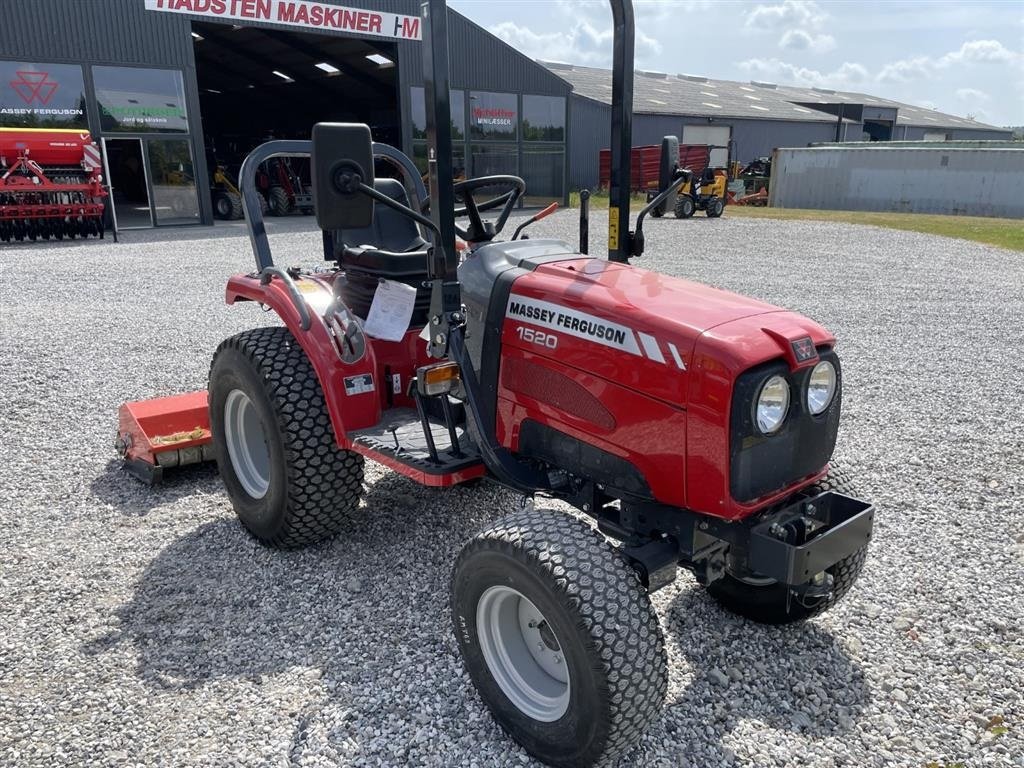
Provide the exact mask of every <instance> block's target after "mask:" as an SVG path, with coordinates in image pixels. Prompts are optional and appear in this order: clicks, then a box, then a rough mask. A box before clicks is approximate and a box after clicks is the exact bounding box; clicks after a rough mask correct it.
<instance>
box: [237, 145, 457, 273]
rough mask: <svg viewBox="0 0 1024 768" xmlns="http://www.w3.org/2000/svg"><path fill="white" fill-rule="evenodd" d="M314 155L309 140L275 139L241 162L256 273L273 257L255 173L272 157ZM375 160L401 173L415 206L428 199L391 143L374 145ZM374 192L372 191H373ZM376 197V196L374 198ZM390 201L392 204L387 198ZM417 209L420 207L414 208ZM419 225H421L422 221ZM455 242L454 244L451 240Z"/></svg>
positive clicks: (412, 168)
mask: <svg viewBox="0 0 1024 768" xmlns="http://www.w3.org/2000/svg"><path fill="white" fill-rule="evenodd" d="M312 153H313V142H312V141H298V140H297V141H290V140H277V141H268V142H266V143H265V144H260V145H259V146H258V147H256V149H254V150H253V151H252V152H250V153H249V154H248V155H247V156H246V158H245V160H244V161H243V162H242V170H241V171H240V172H239V174H238V175H239V179H238V182H239V185H240V186H241V191H242V210H243V211H245V221H246V224H247V225H248V229H249V241H250V242H251V243H252V252H253V255H254V256H255V257H256V269H257V271H259V272H262V271H263V270H265V269H267V268H268V267H273V266H274V258H273V256H272V255H271V253H270V241H269V240H268V239H267V227H266V222H264V221H263V207H262V205H261V204H260V193H259V191H258V190H257V189H256V170H257V169H258V168H259V167H260V166H261V165H263V163H265V162H267V160H271V159H273V158H275V157H310V155H312ZM373 157H374V159H378V158H379V159H381V160H385V161H387V162H389V163H391V164H392V165H394V166H395V167H396V168H398V170H399V171H401V173H402V177H403V182H404V184H405V185H406V187H409V186H410V185H411V187H412V189H411V192H412V193H413V194H414V195H415V197H416V201H415V202H416V205H417V206H419V205H422V203H423V201H424V200H426V199H427V190H426V188H425V187H424V186H423V179H421V178H420V174H419V171H417V170H416V166H415V165H413V162H412V160H410V159H409V157H408V156H407V155H406V154H405V153H404V152H401V151H400V150H398V149H396V148H395V147H392V146H391V145H390V144H380V143H378V142H374V143H373ZM374 191H375V190H374ZM373 196H374V197H376V195H373ZM388 201H389V202H393V201H391V200H390V198H388ZM417 210H419V208H417ZM421 223H422V222H421ZM453 242H454V241H453Z"/></svg>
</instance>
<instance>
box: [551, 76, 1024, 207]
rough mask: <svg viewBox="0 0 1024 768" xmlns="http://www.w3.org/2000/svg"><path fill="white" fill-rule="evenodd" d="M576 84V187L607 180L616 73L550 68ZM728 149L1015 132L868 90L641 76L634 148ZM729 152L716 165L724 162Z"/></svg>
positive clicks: (572, 127) (738, 152)
mask: <svg viewBox="0 0 1024 768" xmlns="http://www.w3.org/2000/svg"><path fill="white" fill-rule="evenodd" d="M545 65H546V66H547V67H548V68H549V69H550V70H551V72H553V73H554V74H557V75H558V76H559V77H561V78H563V79H564V80H566V81H567V82H568V83H569V84H570V85H571V86H572V89H573V90H572V95H571V96H570V99H569V114H570V120H569V134H570V136H571V137H572V140H571V141H570V143H569V184H570V186H571V187H572V188H582V187H593V186H594V185H596V184H597V183H598V153H599V151H600V150H601V149H602V148H604V147H607V146H608V145H609V125H610V118H611V72H610V71H608V70H604V69H594V68H592V67H580V66H573V65H571V64H559V63H553V62H545ZM669 134H672V135H675V136H678V137H679V138H680V140H681V141H682V142H683V143H684V144H712V145H718V146H722V147H728V146H729V145H730V142H731V143H732V149H733V153H734V156H733V159H735V160H738V161H740V162H742V163H746V162H749V161H750V160H753V159H755V158H758V157H765V156H769V155H771V153H772V150H773V149H775V148H777V147H805V146H807V145H808V144H814V143H819V142H834V141H955V140H966V139H980V140H1009V139H1011V138H1012V131H1010V130H1009V129H1005V128H996V127H994V126H991V125H985V124H984V123H979V122H977V121H974V120H969V119H967V118H965V117H957V116H955V115H947V114H943V113H942V112H937V111H935V110H931V109H926V108H924V107H915V106H912V105H910V104H902V103H900V102H896V101H890V100H889V99H882V98H879V97H877V96H870V95H868V94H864V93H850V92H844V91H835V90H831V89H825V88H797V87H790V86H783V85H777V84H775V83H765V82H757V81H753V82H746V83H742V82H736V81H732V80H714V79H712V78H708V77H703V76H700V75H686V74H680V75H670V74H667V73H664V72H646V71H637V73H636V81H635V88H634V93H633V144H634V145H644V144H660V143H661V139H662V137H663V136H667V135H669ZM727 153H728V150H726V149H721V150H716V151H715V154H714V155H713V162H714V163H715V164H716V165H720V166H724V165H725V163H726V156H727Z"/></svg>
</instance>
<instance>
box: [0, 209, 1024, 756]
mask: <svg viewBox="0 0 1024 768" xmlns="http://www.w3.org/2000/svg"><path fill="white" fill-rule="evenodd" d="M310 225H311V222H310V220H298V219H297V220H291V221H287V222H283V223H282V222H275V232H276V234H275V236H274V242H275V246H276V247H277V248H278V249H279V251H278V254H279V255H278V260H279V261H283V262H285V263H290V262H293V261H295V260H300V259H301V260H306V261H309V260H311V259H314V258H315V254H316V253H318V250H317V249H318V247H319V241H318V237H317V235H316V233H314V232H312V231H310V229H309V228H310ZM603 226H604V222H603V218H602V217H601V216H600V215H598V214H595V216H594V238H593V239H594V241H595V242H601V241H602V240H603V232H602V231H601V230H600V227H603ZM535 231H536V233H537V234H541V233H548V234H559V235H561V236H567V237H569V238H574V237H575V234H574V216H573V214H572V213H562V214H558V215H556V216H554V217H552V218H551V219H549V220H548V221H545V222H542V224H540V225H538V226H537V227H536V228H535ZM647 232H648V256H645V257H644V258H643V259H642V260H641V262H640V265H641V266H647V267H652V268H657V269H659V270H661V271H664V272H668V273H672V274H677V275H681V276H689V277H693V278H695V279H698V280H702V281H706V282H710V283H713V284H716V285H720V286H724V287H727V288H730V289H734V290H738V291H741V292H745V293H750V294H753V295H755V296H758V297H761V298H764V299H767V300H769V301H772V302H776V303H780V304H782V305H786V306H790V307H792V308H794V309H796V310H800V311H803V312H805V313H806V314H808V315H810V316H811V317H814V318H815V319H817V320H819V321H821V322H823V323H824V324H826V325H827V326H829V327H830V328H831V329H832V330H833V331H835V332H836V333H837V334H838V336H839V338H840V339H841V348H840V349H841V353H842V355H843V361H844V372H845V380H846V394H845V397H844V410H845V420H844V426H843V430H842V437H841V441H840V445H839V449H838V454H839V456H840V457H841V458H842V459H843V460H844V461H845V462H846V464H847V465H848V466H851V467H852V468H853V469H854V470H855V471H856V472H857V473H858V474H859V475H860V477H861V481H862V487H863V492H864V494H865V495H867V496H869V497H870V498H872V499H874V500H875V501H876V502H877V503H878V505H879V508H880V514H879V517H878V527H877V539H876V541H875V543H874V545H873V549H872V553H871V557H870V560H869V563H868V566H867V570H866V572H865V575H864V577H863V579H862V580H861V582H860V583H859V584H858V586H857V587H856V588H855V590H854V592H853V594H852V595H851V596H850V597H849V598H848V599H846V600H845V601H844V602H842V603H841V604H840V605H839V606H838V607H837V608H836V609H835V610H833V611H832V612H831V613H829V614H828V615H826V616H824V617H821V618H819V619H816V620H814V621H812V622H810V623H808V624H807V625H805V626H803V627H797V628H786V629H771V628H765V627H761V626H756V625H753V624H751V623H748V622H745V621H743V620H739V619H736V618H733V617H731V616H729V615H726V614H724V613H723V612H722V611H721V610H719V609H718V608H717V607H716V606H715V605H713V604H712V603H711V602H710V601H709V600H708V598H707V597H705V595H704V594H703V593H702V591H701V590H700V589H699V588H698V587H697V586H696V584H695V583H694V582H693V580H692V579H691V578H690V577H689V576H687V575H685V574H684V575H683V576H682V577H681V578H680V579H679V581H678V582H677V583H676V584H675V585H674V586H672V587H671V588H668V589H665V590H664V591H662V592H660V593H658V594H657V596H656V598H655V602H656V605H657V608H658V612H659V614H660V616H661V619H662V622H663V626H664V629H665V632H666V635H667V640H668V647H669V652H670V656H671V663H672V668H671V681H670V690H669V700H668V706H667V708H666V710H665V714H664V716H663V717H662V718H661V720H660V721H658V722H657V723H656V724H655V725H654V726H653V727H652V729H651V730H650V731H649V732H648V733H647V735H646V736H645V738H644V739H643V741H642V743H641V744H640V746H639V747H638V749H637V750H635V751H634V752H632V753H631V754H629V755H627V756H626V757H625V758H624V759H623V760H622V763H621V764H622V765H643V766H665V767H666V768H667V767H668V766H672V767H673V768H679V767H681V766H694V767H696V766H719V765H742V766H756V767H757V768H762V767H768V766H796V765H800V766H821V767H824V766H836V767H837V768H838V767H840V766H917V767H923V766H925V765H928V764H930V763H931V761H934V762H935V764H936V765H938V766H953V765H959V764H961V763H962V764H964V765H969V766H972V768H973V767H976V766H1024V706H1022V704H1024V641H1022V638H1021V631H1022V629H1024V609H1022V600H1021V594H1022V592H1024V503H1022V498H1024V494H1022V490H1024V485H1022V484H1024V480H1022V478H1024V472H1022V464H1024V461H1022V458H1021V457H1022V456H1024V427H1022V423H1021V422H1022V417H1021V414H1022V413H1024V398H1022V394H1021V382H1022V380H1024V367H1022V363H1021V353H1022V350H1024V322H1022V320H1021V318H1022V317H1024V256H1022V254H1019V253H1011V252H1009V251H1003V250H999V249H996V248H989V247H985V246H981V245H974V244H970V243H965V242H959V241H955V240H948V239H943V238H938V237H930V236H927V235H921V234H913V233H904V232H893V231H886V230H880V229H873V228H863V227H856V226H851V225H844V224H828V223H805V222H773V221H759V220H749V219H747V220H743V219H738V218H736V219H730V217H729V214H728V213H727V214H726V217H725V218H724V219H722V220H719V221H707V220H705V219H703V218H700V217H698V218H696V219H694V220H692V221H689V222H679V221H675V220H674V219H668V220H661V221H651V222H650V224H649V227H648V230H647ZM251 266H252V259H251V255H250V252H249V250H248V243H247V241H245V240H244V239H243V237H242V230H240V229H239V228H238V227H237V226H220V227H218V228H217V229H215V230H213V231H211V230H208V229H202V230H193V231H187V232H185V231H178V232H158V233H148V234H133V235H127V236H125V237H124V238H123V241H122V243H121V244H119V245H115V244H113V243H111V242H109V241H105V242H103V243H96V242H91V243H89V244H87V245H77V244H76V245H68V244H63V245H60V246H56V245H51V246H47V245H34V246H32V247H27V246H25V247H16V246H9V245H8V246H0V267H2V271H0V313H2V315H0V336H2V348H0V357H2V359H0V389H2V394H3V400H4V408H3V409H2V411H0V765H5V766H8V765H9V766H44V765H46V766H49V765H69V764H75V765H168V766H234V765H238V766H243V765H244V766H264V765H266V766H284V765H301V766H331V765H346V766H347V765H367V766H378V765H379V766H399V765H417V766H418V765H445V766H456V765H458V766H497V765H524V764H531V761H530V760H529V759H528V758H527V757H526V756H525V754H524V753H523V752H522V751H521V750H520V749H519V748H518V747H517V746H516V745H515V744H514V743H513V742H511V741H510V740H509V739H508V738H506V737H505V736H504V735H503V734H502V733H501V732H500V731H499V729H498V728H497V727H496V726H495V725H494V724H493V722H492V720H491V719H490V717H489V716H488V715H487V713H486V712H485V711H484V709H483V707H482V705H481V703H480V701H479V699H478V698H477V697H476V695H475V693H473V691H472V690H471V687H470V683H469V680H468V678H467V676H466V675H465V673H464V672H463V670H462V666H461V663H460V661H459V659H458V655H457V649H456V647H455V643H454V641H453V639H452V637H451V635H450V629H449V616H448V608H447V579H448V574H449V568H450V565H451V563H452V561H453V558H454V555H455V552H456V551H457V548H458V547H459V545H460V543H461V542H462V541H463V540H465V539H466V538H467V537H468V536H469V535H470V534H471V533H472V532H473V531H474V530H475V529H477V528H478V527H480V526H481V525H483V524H484V523H487V522H488V521H490V520H493V519H494V518H496V517H498V516H500V515H501V514H503V513H504V512H505V511H507V510H508V509H509V508H510V505H511V504H513V503H514V499H513V498H512V497H511V496H510V495H508V494H505V493H502V492H499V491H496V490H487V489H480V490H462V489H456V490H453V491H450V492H446V493H442V492H433V491H429V490H426V489H423V488H420V487H418V486H416V485H415V484H413V483H411V482H409V481H406V480H405V479H403V478H400V477H398V476H396V475H393V474H388V473H385V472H384V471H382V470H381V469H380V468H379V467H376V466H372V467H369V468H368V472H367V486H368V487H367V493H366V506H365V509H364V510H363V513H362V516H361V518H360V519H359V520H356V521H354V522H353V523H352V524H351V526H350V528H349V530H348V531H346V532H345V533H344V534H343V535H342V536H341V537H340V538H338V539H337V540H336V541H334V542H333V543H329V544H324V545H322V546H318V547H315V548H312V549H310V550H307V551H303V552H292V553H281V552H274V551H268V550H265V549H263V548H261V547H259V546H257V545H255V544H254V543H253V542H252V540H251V539H249V538H248V537H247V536H246V534H245V533H244V532H243V530H242V529H241V527H240V526H239V525H238V524H237V523H236V522H235V520H234V517H233V513H232V511H231V509H230V507H229V505H228V502H227V499H226V497H225V494H224V492H223V489H222V487H221V483H220V481H219V480H218V478H217V476H216V473H215V471H213V470H210V469H193V470H191V471H187V472H185V473H183V474H181V475H179V476H178V477H177V479H174V480H172V481H171V482H169V483H168V484H167V485H165V486H164V487H163V488H161V489H160V490H157V491H150V490H147V489H145V488H143V487H142V486H141V485H139V484H138V483H136V482H135V481H134V480H132V479H130V478H129V477H127V476H126V475H125V474H123V473H122V472H121V471H120V470H119V468H118V465H117V463H116V462H115V461H113V460H112V451H111V441H112V437H113V433H114V428H115V418H114V414H115V408H116V406H117V405H118V403H120V402H121V401H122V400H125V399H131V398H142V397H149V396H154V395H163V394H169V393H174V392H179V391H184V390H189V389H195V388H200V387H203V386H205V381H206V371H207V367H208V365H209V360H210V356H211V353H212V352H213V350H214V348H215V346H216V345H217V343H218V342H219V341H220V340H221V339H222V338H224V337H226V336H228V335H230V334H233V333H235V332H237V331H239V330H242V329H244V328H247V327H250V326H252V325H254V324H258V323H267V322H273V320H272V318H270V317H269V316H263V315H261V313H260V311H259V310H258V308H256V307H254V306H252V305H241V306H238V307H235V308H228V307H226V306H225V305H224V304H223V286H224V282H225V279H226V278H227V276H228V275H229V274H231V273H232V272H235V271H239V270H248V269H250V268H251ZM997 716H998V717H1002V718H1003V721H1004V726H1003V727H1005V728H1006V729H1007V731H1006V732H1005V733H1002V734H1001V735H995V734H994V733H993V732H992V730H991V729H990V728H989V726H990V724H992V723H994V722H995V721H994V720H993V718H996V717H997ZM995 730H996V731H998V730H999V728H995Z"/></svg>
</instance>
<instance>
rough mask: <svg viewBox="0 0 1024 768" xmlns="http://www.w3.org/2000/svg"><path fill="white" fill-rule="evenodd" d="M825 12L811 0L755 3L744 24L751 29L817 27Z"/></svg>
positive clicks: (821, 21)
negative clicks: (773, 3)
mask: <svg viewBox="0 0 1024 768" xmlns="http://www.w3.org/2000/svg"><path fill="white" fill-rule="evenodd" d="M825 18H826V14H825V12H824V11H822V10H821V8H820V7H819V6H818V4H817V3H815V2H812V1H811V0H784V1H783V2H782V3H780V4H778V5H757V6H755V7H754V9H753V10H752V11H751V12H750V13H749V14H747V20H746V23H745V26H747V27H749V28H751V29H783V28H793V27H810V28H812V29H817V28H819V27H820V26H821V25H822V24H823V23H824V21H825Z"/></svg>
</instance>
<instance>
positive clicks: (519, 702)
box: [476, 586, 569, 723]
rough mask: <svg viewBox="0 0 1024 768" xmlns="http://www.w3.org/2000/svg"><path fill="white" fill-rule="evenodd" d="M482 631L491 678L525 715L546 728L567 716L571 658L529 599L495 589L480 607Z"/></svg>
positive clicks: (478, 618)
mask: <svg viewBox="0 0 1024 768" xmlns="http://www.w3.org/2000/svg"><path fill="white" fill-rule="evenodd" d="M476 631H477V636H478V637H479V638H480V648H481V650H482V651H483V655H484V661H485V662H486V663H487V669H488V670H489V671H490V673H491V677H493V678H494V681H495V682H496V683H497V684H498V686H499V687H500V688H501V690H502V692H503V693H504V694H505V695H506V696H507V697H508V699H509V701H511V702H512V703H513V704H514V705H515V706H516V708H517V709H518V710H519V711H520V712H522V713H523V714H524V715H527V716H528V717H532V718H533V719H534V720H539V721H540V722H543V723H552V722H554V721H555V720H558V719H559V718H560V717H562V716H563V715H564V714H565V713H566V710H568V709H569V669H568V664H567V662H566V660H565V653H564V651H563V649H562V645H561V643H560V642H559V640H558V639H557V638H556V637H555V633H554V631H553V630H552V629H551V626H550V625H549V624H548V622H547V620H546V619H545V618H544V614H542V613H541V612H540V611H539V610H537V607H536V606H535V605H534V604H533V603H532V602H530V600H529V599H527V598H526V597H524V596H523V595H522V593H520V592H518V591H517V590H515V589H512V588H511V587H505V586H495V587H490V588H489V589H488V590H487V591H486V592H484V593H483V595H481V596H480V602H479V603H477V607H476Z"/></svg>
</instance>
